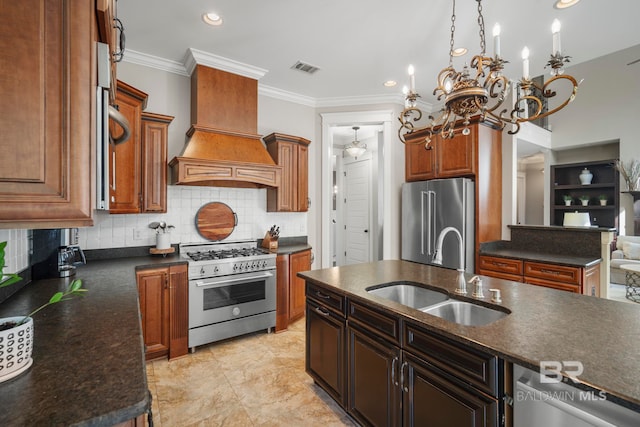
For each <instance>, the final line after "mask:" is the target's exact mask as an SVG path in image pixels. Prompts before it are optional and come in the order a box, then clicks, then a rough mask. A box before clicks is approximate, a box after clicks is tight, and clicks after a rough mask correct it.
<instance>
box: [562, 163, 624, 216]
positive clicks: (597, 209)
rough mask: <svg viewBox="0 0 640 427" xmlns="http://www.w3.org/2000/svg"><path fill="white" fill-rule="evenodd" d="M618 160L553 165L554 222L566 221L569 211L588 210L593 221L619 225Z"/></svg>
mask: <svg viewBox="0 0 640 427" xmlns="http://www.w3.org/2000/svg"><path fill="white" fill-rule="evenodd" d="M615 162H616V160H615V159H613V160H602V161H597V162H585V163H571V164H564V165H553V166H551V203H550V206H551V225H563V224H564V214H565V213H566V212H587V213H589V219H590V222H591V225H597V226H599V227H611V228H618V212H619V210H620V208H619V206H620V202H619V193H620V190H619V186H620V174H619V172H618V170H617V169H616V168H615ZM585 170H586V172H585ZM581 175H582V176H581Z"/></svg>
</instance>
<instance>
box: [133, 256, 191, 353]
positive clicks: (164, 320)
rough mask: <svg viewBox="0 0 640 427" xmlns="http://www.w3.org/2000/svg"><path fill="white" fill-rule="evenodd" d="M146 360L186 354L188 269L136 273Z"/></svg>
mask: <svg viewBox="0 0 640 427" xmlns="http://www.w3.org/2000/svg"><path fill="white" fill-rule="evenodd" d="M136 281H137V284H138V294H139V300H140V316H141V321H142V335H143V337H144V344H145V348H146V351H145V357H146V359H147V360H151V359H155V358H159V357H165V356H169V358H170V359H172V358H174V357H179V356H183V355H185V354H187V351H188V333H189V324H188V322H189V317H188V316H189V314H188V303H189V298H188V278H187V266H186V265H175V266H170V267H158V268H149V269H146V268H145V269H140V270H138V271H136Z"/></svg>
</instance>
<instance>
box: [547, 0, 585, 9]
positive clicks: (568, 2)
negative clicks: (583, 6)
mask: <svg viewBox="0 0 640 427" xmlns="http://www.w3.org/2000/svg"><path fill="white" fill-rule="evenodd" d="M579 1H580V0H558V1H557V2H556V4H554V5H553V7H555V8H556V9H566V8H568V7H571V6H574V5H575V4H577V3H578V2H579Z"/></svg>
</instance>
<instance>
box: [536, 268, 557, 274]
mask: <svg viewBox="0 0 640 427" xmlns="http://www.w3.org/2000/svg"><path fill="white" fill-rule="evenodd" d="M540 273H545V274H553V275H555V276H557V275H559V274H560V272H559V271H555V270H547V269H544V268H541V269H540Z"/></svg>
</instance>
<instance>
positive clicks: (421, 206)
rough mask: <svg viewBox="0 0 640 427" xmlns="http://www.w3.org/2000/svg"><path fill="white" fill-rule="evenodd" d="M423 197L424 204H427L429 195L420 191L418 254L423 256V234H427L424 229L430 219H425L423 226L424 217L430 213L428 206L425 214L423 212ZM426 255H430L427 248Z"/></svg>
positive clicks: (426, 230)
mask: <svg viewBox="0 0 640 427" xmlns="http://www.w3.org/2000/svg"><path fill="white" fill-rule="evenodd" d="M425 196H426V199H427V200H426V203H429V193H427V192H426V191H421V192H420V223H421V224H420V254H421V255H424V253H425V251H424V240H425V233H428V232H429V229H428V228H427V227H426V225H427V224H429V221H430V218H426V223H427V224H425V217H426V214H427V213H430V211H429V206H427V208H426V212H425ZM430 240H431V239H430V238H427V241H430ZM427 251H428V252H427V254H429V253H430V248H427Z"/></svg>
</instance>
